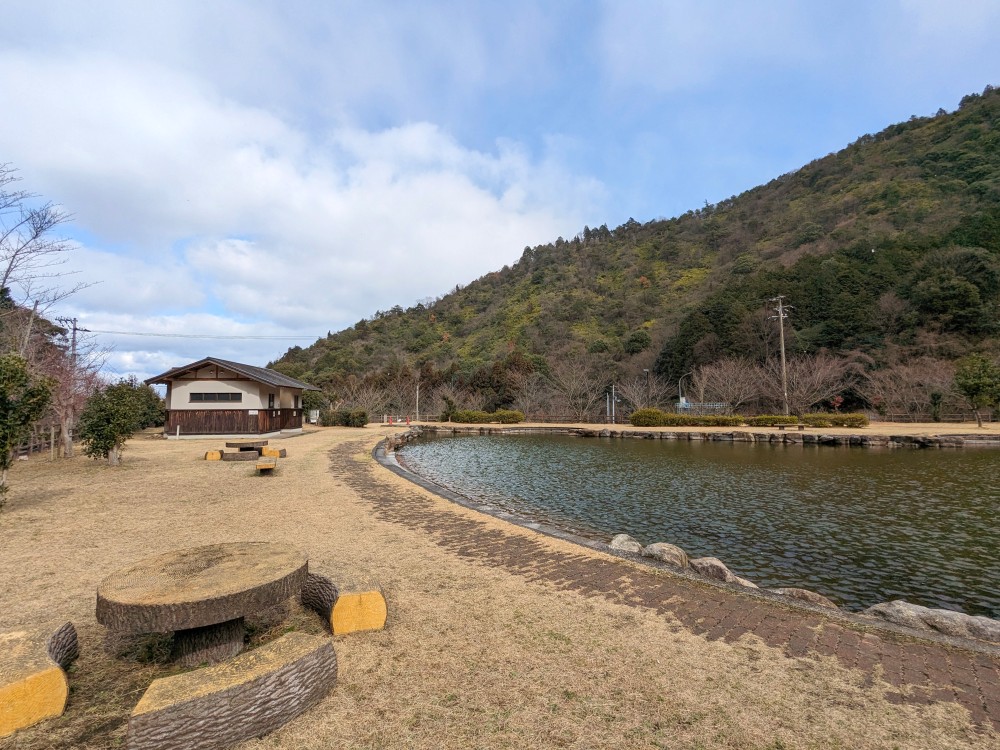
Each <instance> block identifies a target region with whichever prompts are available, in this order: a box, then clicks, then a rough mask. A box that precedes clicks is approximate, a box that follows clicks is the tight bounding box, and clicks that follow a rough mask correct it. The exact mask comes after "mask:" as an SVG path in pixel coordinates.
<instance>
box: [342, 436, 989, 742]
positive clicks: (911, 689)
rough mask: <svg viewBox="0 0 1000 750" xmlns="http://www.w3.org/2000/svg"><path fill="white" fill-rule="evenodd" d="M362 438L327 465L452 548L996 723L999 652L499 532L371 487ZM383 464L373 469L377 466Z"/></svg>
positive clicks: (413, 495) (416, 498)
mask: <svg viewBox="0 0 1000 750" xmlns="http://www.w3.org/2000/svg"><path fill="white" fill-rule="evenodd" d="M359 448H361V444H358V443H354V444H348V445H344V446H341V447H339V448H337V449H335V450H334V451H333V452H332V457H333V459H334V460H333V466H332V471H333V472H334V473H335V474H337V475H338V476H339V477H340V478H341V479H343V480H344V481H345V482H346V483H347V484H348V485H349V486H351V487H352V488H353V489H355V490H357V492H358V494H359V496H360V497H363V498H366V499H367V500H368V502H370V503H371V504H372V507H373V510H374V512H375V514H376V516H377V517H378V518H379V519H381V520H384V521H388V522H391V523H396V524H402V525H404V526H407V527H411V528H417V529H420V530H422V531H424V532H425V533H427V534H428V535H429V536H430V537H431V538H432V539H433V540H434V541H435V542H436V543H437V544H438V545H440V546H441V547H443V548H445V549H447V550H449V551H451V552H453V553H455V554H456V555H458V556H460V557H463V558H466V559H470V560H474V561H476V562H479V563H482V564H484V565H491V566H495V567H500V568H503V569H505V570H507V571H509V572H511V573H514V574H516V575H519V576H522V577H523V578H525V579H526V580H529V581H544V582H547V583H550V584H554V585H555V586H556V587H558V588H560V589H564V590H569V591H576V592H579V593H580V594H582V595H584V596H595V597H602V598H605V599H608V600H611V601H615V602H620V603H624V604H629V605H632V606H636V607H644V608H648V609H652V610H654V611H656V612H660V613H670V614H671V615H672V616H673V617H675V618H676V619H677V620H678V621H680V622H681V623H682V624H683V625H684V626H685V627H687V628H688V629H689V630H691V631H692V632H694V633H696V634H699V635H703V636H704V637H705V638H708V639H709V640H719V639H721V640H725V641H734V640H736V639H738V638H739V637H740V636H742V635H743V634H745V633H752V634H754V635H756V636H757V637H759V638H761V639H762V640H763V641H764V642H765V643H767V644H768V645H769V646H772V647H775V648H780V649H782V650H783V651H784V653H785V654H786V655H788V656H791V657H800V656H807V655H810V654H820V655H823V656H834V657H836V658H837V659H838V660H839V661H840V662H841V663H842V664H844V665H845V666H847V667H852V668H856V669H860V670H863V671H865V672H867V673H873V672H874V671H875V670H876V668H877V667H881V672H882V677H883V678H884V679H885V680H886V681H887V682H889V683H890V684H892V685H893V686H895V687H896V688H899V689H900V690H899V692H894V693H891V694H889V695H888V696H887V697H888V699H889V700H891V701H894V702H899V703H904V702H905V703H917V704H927V703H933V702H935V701H957V702H958V703H959V704H960V705H962V706H963V707H965V708H967V709H968V710H969V712H970V713H971V715H972V719H973V721H975V722H977V723H985V724H992V726H993V727H994V728H996V729H998V730H1000V657H998V656H990V655H986V654H981V653H975V652H971V651H964V650H961V649H956V648H949V647H948V646H945V645H941V644H938V643H934V642H929V641H918V640H913V639H909V638H904V637H897V636H895V635H894V634H892V633H880V634H877V635H876V634H874V633H872V632H865V631H863V630H860V629H854V628H853V627H851V626H850V624H842V623H839V622H834V621H831V620H829V619H828V618H825V617H823V616H822V615H820V614H814V613H812V612H810V611H803V610H797V609H786V608H783V607H781V606H779V605H776V604H772V603H770V602H767V601H762V600H758V599H755V598H751V597H747V596H741V595H739V594H738V593H735V592H730V591H728V590H726V589H722V588H717V587H714V586H710V585H706V584H700V583H698V582H697V581H691V580H688V579H685V578H680V577H677V576H672V575H670V574H668V573H665V572H663V571H660V570H657V569H655V568H648V569H644V568H642V567H636V566H634V565H631V564H629V563H626V562H624V561H622V562H619V561H617V560H616V559H615V558H613V557H608V556H605V555H600V554H597V553H594V552H592V551H590V550H587V549H586V548H583V547H581V548H580V553H579V554H576V553H568V552H565V551H562V550H561V549H556V548H555V545H553V544H552V543H551V542H550V541H549V539H548V538H547V537H545V536H544V535H541V534H536V533H531V532H528V531H526V530H524V529H521V528H519V527H514V526H512V527H511V528H510V530H509V531H506V530H498V529H497V528H496V527H495V524H487V523H486V520H485V518H484V519H483V520H479V519H476V518H469V517H468V516H466V515H465V514H459V513H453V512H450V511H449V510H447V509H444V510H442V509H441V508H440V505H437V504H436V503H435V502H434V501H433V500H432V499H431V498H429V497H427V496H426V495H425V494H423V493H422V492H419V491H417V490H416V489H414V491H412V492H405V493H393V494H391V495H387V494H386V493H384V492H378V491H373V490H375V489H376V487H377V486H378V485H377V484H376V482H377V480H375V478H374V477H372V476H370V475H369V474H368V472H366V471H358V464H357V463H356V462H354V461H351V460H350V456H351V455H352V454H356V453H357V451H358V450H359ZM382 470H384V469H372V471H382Z"/></svg>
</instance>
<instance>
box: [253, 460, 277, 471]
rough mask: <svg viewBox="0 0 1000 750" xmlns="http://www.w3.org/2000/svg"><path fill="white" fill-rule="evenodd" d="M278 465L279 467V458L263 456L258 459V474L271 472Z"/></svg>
mask: <svg viewBox="0 0 1000 750" xmlns="http://www.w3.org/2000/svg"><path fill="white" fill-rule="evenodd" d="M277 467H278V459H276V458H261V459H259V460H258V461H257V473H258V474H270V473H271V472H273V471H274V470H275V469H276V468H277Z"/></svg>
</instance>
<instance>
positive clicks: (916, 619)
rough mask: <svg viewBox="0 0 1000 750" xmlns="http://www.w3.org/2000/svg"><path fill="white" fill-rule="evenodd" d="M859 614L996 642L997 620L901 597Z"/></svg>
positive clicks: (999, 636) (998, 638) (999, 634)
mask: <svg viewBox="0 0 1000 750" xmlns="http://www.w3.org/2000/svg"><path fill="white" fill-rule="evenodd" d="M863 614H866V615H871V616H872V617H878V618H879V619H882V620H886V621H888V622H892V623H895V624H896V625H903V626H905V627H908V628H914V629H916V630H934V631H937V632H938V633H942V634H943V635H950V636H953V637H955V638H974V639H976V640H980V641H988V642H989V643H1000V620H993V619H991V618H989V617H978V616H975V615H966V614H962V613H961V612H953V611H951V610H950V609H931V608H929V607H921V606H920V605H919V604H910V603H909V602H908V601H905V600H903V599H896V600H894V601H891V602H882V603H881V604H876V605H875V606H873V607H869V608H868V609H866V610H865V611H864V612H863Z"/></svg>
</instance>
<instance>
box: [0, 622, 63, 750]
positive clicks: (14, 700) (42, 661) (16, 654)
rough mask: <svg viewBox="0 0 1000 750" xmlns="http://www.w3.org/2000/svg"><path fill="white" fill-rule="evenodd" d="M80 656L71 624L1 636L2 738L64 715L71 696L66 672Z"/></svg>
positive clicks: (0, 716) (0, 735)
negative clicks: (67, 701)
mask: <svg viewBox="0 0 1000 750" xmlns="http://www.w3.org/2000/svg"><path fill="white" fill-rule="evenodd" d="M78 654H79V648H78V646H77V638H76V628H74V627H73V623H71V622H67V623H64V624H63V625H60V626H59V627H54V628H52V627H50V628H44V629H41V630H35V631H19V632H14V633H0V737H6V736H7V735H9V734H13V733H14V732H16V731H17V730H18V729H23V728H24V727H30V726H31V725H32V724H37V723H38V722H40V721H44V720H45V719H51V718H54V717H56V716H60V715H61V714H62V712H63V710H64V709H65V708H66V699H67V698H68V697H69V680H68V679H67V678H66V673H65V671H64V670H66V668H68V667H69V665H70V664H72V663H73V660H74V659H76V657H77V656H78Z"/></svg>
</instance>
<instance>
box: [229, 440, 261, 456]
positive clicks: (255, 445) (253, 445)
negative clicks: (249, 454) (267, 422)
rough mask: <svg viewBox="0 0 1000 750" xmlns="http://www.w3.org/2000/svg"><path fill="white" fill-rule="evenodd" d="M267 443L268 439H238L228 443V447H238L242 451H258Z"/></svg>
mask: <svg viewBox="0 0 1000 750" xmlns="http://www.w3.org/2000/svg"><path fill="white" fill-rule="evenodd" d="M265 445H267V441H266V440H236V441H234V442H231V443H226V447H227V448H236V449H237V450H241V451H257V452H258V453H259V452H260V449H261V448H263V447H264V446H265Z"/></svg>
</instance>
